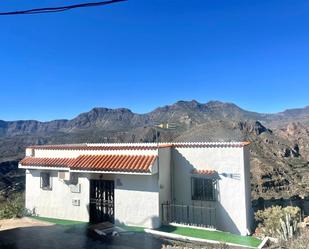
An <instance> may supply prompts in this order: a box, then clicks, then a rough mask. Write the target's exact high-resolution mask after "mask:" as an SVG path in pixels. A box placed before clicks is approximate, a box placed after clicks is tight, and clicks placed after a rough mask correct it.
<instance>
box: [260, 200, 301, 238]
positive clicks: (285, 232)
mask: <svg viewBox="0 0 309 249" xmlns="http://www.w3.org/2000/svg"><path fill="white" fill-rule="evenodd" d="M255 219H256V220H257V221H258V222H259V225H258V230H259V232H260V233H261V234H262V235H264V236H271V237H279V238H282V239H284V240H287V239H288V238H292V237H293V236H294V235H295V234H296V233H297V231H298V228H297V224H298V222H299V221H300V209H299V208H298V207H291V206H289V207H285V208H282V207H280V206H272V207H269V208H266V209H265V210H259V211H257V212H256V213H255Z"/></svg>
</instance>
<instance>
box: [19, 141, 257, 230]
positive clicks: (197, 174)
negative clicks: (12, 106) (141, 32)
mask: <svg viewBox="0 0 309 249" xmlns="http://www.w3.org/2000/svg"><path fill="white" fill-rule="evenodd" d="M248 144H249V143H248V142H220V143H205V142H203V143H167V144H163V143H159V144H156V143H132V144H123V143H121V144H74V145H43V146H31V147H28V148H27V149H26V157H25V158H24V159H23V160H22V161H20V163H19V168H22V169H26V208H27V209H28V210H30V211H31V212H32V213H33V214H34V215H38V216H43V217H51V218H59V219H68V220H79V221H90V222H101V221H110V222H115V223H116V224H119V223H121V224H125V225H133V226H143V227H148V228H158V227H159V226H160V225H161V224H162V223H172V222H174V223H181V224H186V225H192V226H206V227H214V228H217V229H219V230H223V231H229V232H232V233H236V234H242V235H246V234H248V233H249V231H250V226H251V221H252V213H251V199H250V165H249V149H248V146H247V145H248Z"/></svg>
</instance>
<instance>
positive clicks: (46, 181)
mask: <svg viewBox="0 0 309 249" xmlns="http://www.w3.org/2000/svg"><path fill="white" fill-rule="evenodd" d="M41 189H44V190H51V189H52V181H51V176H50V173H49V172H41Z"/></svg>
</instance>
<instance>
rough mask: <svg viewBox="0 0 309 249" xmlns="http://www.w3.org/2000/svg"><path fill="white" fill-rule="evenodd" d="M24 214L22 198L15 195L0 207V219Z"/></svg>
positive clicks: (18, 216)
mask: <svg viewBox="0 0 309 249" xmlns="http://www.w3.org/2000/svg"><path fill="white" fill-rule="evenodd" d="M23 215H24V198H23V196H21V195H15V196H13V197H11V198H10V199H8V200H7V202H6V203H4V204H3V205H2V206H1V207H0V219H11V218H20V217H22V216H23Z"/></svg>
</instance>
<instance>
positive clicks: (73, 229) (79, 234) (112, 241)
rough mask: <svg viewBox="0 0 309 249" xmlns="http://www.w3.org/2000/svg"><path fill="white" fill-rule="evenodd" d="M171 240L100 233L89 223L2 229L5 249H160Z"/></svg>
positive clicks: (0, 243)
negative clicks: (91, 228)
mask: <svg viewBox="0 0 309 249" xmlns="http://www.w3.org/2000/svg"><path fill="white" fill-rule="evenodd" d="M163 244H169V242H168V241H165V240H163V239H159V238H155V237H153V236H151V235H148V234H145V233H132V232H128V233H122V234H121V235H120V236H117V237H108V238H106V237H104V236H98V235H96V234H95V233H93V232H89V230H88V229H87V226H86V225H74V226H61V225H53V226H44V227H39V226H35V227H23V228H14V229H10V230H4V231H0V248H1V249H47V248H53V249H77V248H84V249H88V248H89V249H90V248H91V249H96V248H97V249H99V248H100V249H102V248H111V249H124V248H126V249H129V248H137V249H139V248H141V249H142V248H149V249H160V248H161V247H162V245H163Z"/></svg>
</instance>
